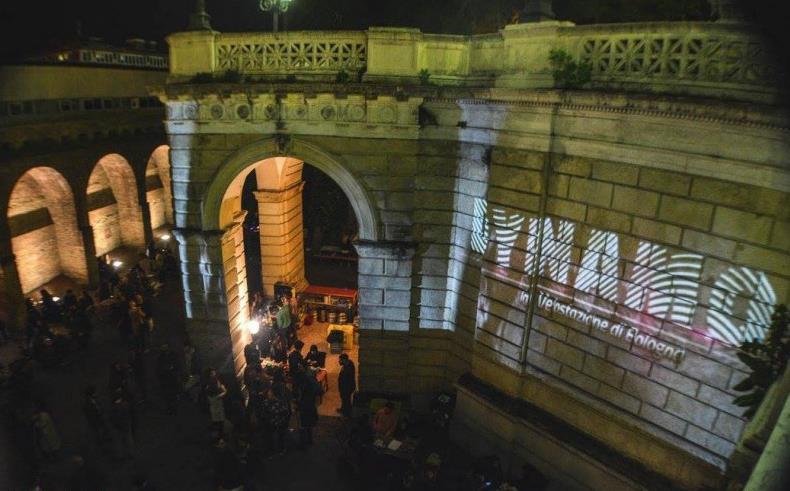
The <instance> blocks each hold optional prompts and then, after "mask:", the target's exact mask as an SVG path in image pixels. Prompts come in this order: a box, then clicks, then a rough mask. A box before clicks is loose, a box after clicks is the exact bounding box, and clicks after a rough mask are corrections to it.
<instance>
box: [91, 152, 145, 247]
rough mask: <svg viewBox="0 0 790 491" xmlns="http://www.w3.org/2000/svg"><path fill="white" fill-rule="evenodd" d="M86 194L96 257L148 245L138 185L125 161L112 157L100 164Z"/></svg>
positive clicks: (94, 172)
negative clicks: (118, 250) (125, 248)
mask: <svg viewBox="0 0 790 491" xmlns="http://www.w3.org/2000/svg"><path fill="white" fill-rule="evenodd" d="M87 193H88V196H87V198H88V210H89V211H88V218H89V221H90V225H91V227H93V240H94V244H95V246H96V255H97V256H102V255H104V254H107V253H108V252H112V251H114V250H115V249H118V248H120V247H123V246H129V247H136V248H142V247H143V246H144V245H145V234H144V232H143V220H142V215H141V214H140V205H139V202H138V199H137V182H136V180H135V178H134V172H133V171H132V168H131V166H130V165H129V163H128V162H127V161H126V160H125V159H124V158H123V157H121V156H120V155H118V154H110V155H106V156H105V157H103V158H102V159H101V160H99V162H98V163H97V164H96V166H95V167H94V168H93V172H91V175H90V179H89V180H88V190H87Z"/></svg>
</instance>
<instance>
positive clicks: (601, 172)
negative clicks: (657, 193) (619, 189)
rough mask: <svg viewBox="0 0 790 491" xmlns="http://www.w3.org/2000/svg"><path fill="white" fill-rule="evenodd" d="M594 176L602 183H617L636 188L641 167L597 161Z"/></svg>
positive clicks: (594, 164)
mask: <svg viewBox="0 0 790 491" xmlns="http://www.w3.org/2000/svg"><path fill="white" fill-rule="evenodd" d="M592 176H593V178H594V179H599V180H601V181H609V182H616V183H620V184H628V185H629V186H636V184H637V182H638V181H639V167H638V166H635V165H629V164H621V163H617V162H606V161H604V160H596V161H595V162H593V167H592Z"/></svg>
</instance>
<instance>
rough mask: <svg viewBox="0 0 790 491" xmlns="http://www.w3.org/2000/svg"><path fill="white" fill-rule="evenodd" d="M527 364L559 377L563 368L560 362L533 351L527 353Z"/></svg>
mask: <svg viewBox="0 0 790 491" xmlns="http://www.w3.org/2000/svg"><path fill="white" fill-rule="evenodd" d="M527 363H529V364H530V365H533V366H535V367H538V368H540V369H541V370H543V371H544V372H548V373H551V374H554V375H558V374H559V373H560V368H562V364H561V363H560V362H558V361H556V360H553V359H551V358H549V357H547V356H544V355H543V354H541V353H538V352H537V351H533V350H528V351H527Z"/></svg>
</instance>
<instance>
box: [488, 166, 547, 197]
mask: <svg viewBox="0 0 790 491" xmlns="http://www.w3.org/2000/svg"><path fill="white" fill-rule="evenodd" d="M542 181H543V179H542V177H541V173H540V172H538V171H531V170H524V169H515V168H513V167H507V166H503V165H492V166H491V180H490V181H489V182H490V185H491V186H499V187H502V188H506V189H513V190H516V191H520V192H526V193H534V194H540V190H541V188H542V187H543V186H542Z"/></svg>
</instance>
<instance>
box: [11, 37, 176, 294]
mask: <svg viewBox="0 0 790 491" xmlns="http://www.w3.org/2000/svg"><path fill="white" fill-rule="evenodd" d="M162 60H164V63H163V62H162ZM166 67H167V63H166V56H164V55H158V54H156V53H151V52H143V51H136V50H131V49H129V48H111V47H108V46H106V45H97V44H96V43H89V44H86V45H84V46H73V47H68V48H64V49H62V50H58V51H57V52H56V53H51V54H47V55H46V56H42V57H36V58H34V59H31V60H30V61H27V62H24V63H20V64H17V65H7V66H3V67H0V148H2V151H1V152H2V157H0V158H1V159H2V166H0V173H1V174H0V175H1V176H2V177H1V178H0V195H2V197H3V199H2V207H3V208H2V212H3V216H6V217H8V219H7V220H2V221H1V222H0V244H2V245H0V257H1V258H2V280H3V284H2V289H0V291H1V292H2V294H3V297H4V302H7V301H11V302H13V303H15V304H16V303H18V300H19V298H21V296H22V295H25V294H29V293H31V292H34V291H35V290H37V289H38V288H39V287H41V286H42V285H46V284H48V283H49V282H51V281H52V280H53V279H56V278H58V277H61V276H65V277H67V278H70V279H71V280H73V281H75V282H76V283H78V284H91V285H92V284H94V283H95V281H96V274H97V270H96V259H95V258H96V257H97V256H102V255H105V254H107V253H112V252H113V251H116V250H117V249H119V248H123V247H131V248H134V249H139V250H142V248H143V247H144V246H145V244H146V243H147V242H149V241H150V240H151V239H152V238H153V230H154V229H157V228H160V227H162V226H166V225H167V224H170V223H172V221H173V213H172V198H171V194H170V189H171V185H170V169H169V156H168V148H167V146H166V145H165V143H166V140H165V137H164V134H163V131H162V128H161V117H162V116H161V115H162V105H161V103H160V102H159V100H158V99H156V98H155V97H152V96H151V95H150V94H149V93H148V91H147V88H146V87H148V86H152V85H156V84H161V83H163V82H164V81H165V78H166V74H167V72H166Z"/></svg>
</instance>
